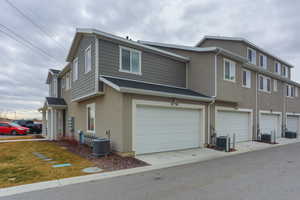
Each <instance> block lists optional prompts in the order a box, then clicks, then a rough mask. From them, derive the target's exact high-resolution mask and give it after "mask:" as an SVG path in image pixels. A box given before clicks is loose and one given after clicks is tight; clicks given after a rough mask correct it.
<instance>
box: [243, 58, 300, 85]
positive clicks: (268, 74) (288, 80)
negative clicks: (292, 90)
mask: <svg viewBox="0 0 300 200" xmlns="http://www.w3.org/2000/svg"><path fill="white" fill-rule="evenodd" d="M243 66H244V67H245V68H247V69H250V70H253V71H256V72H258V73H260V74H263V75H266V76H270V77H272V78H275V79H278V80H280V81H283V82H286V83H289V84H291V85H295V86H297V87H300V84H299V83H297V82H295V81H292V80H290V79H288V78H284V77H282V76H280V75H277V74H274V73H272V72H269V71H266V70H264V69H260V68H258V67H257V66H256V65H253V64H251V63H244V64H243Z"/></svg>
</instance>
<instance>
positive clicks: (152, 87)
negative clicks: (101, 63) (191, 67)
mask: <svg viewBox="0 0 300 200" xmlns="http://www.w3.org/2000/svg"><path fill="white" fill-rule="evenodd" d="M102 78H105V79H106V80H108V81H110V82H112V83H113V84H115V85H117V86H119V87H124V88H133V89H142V90H149V91H157V92H166V93H171V94H179V95H188V96H194V97H203V98H211V97H210V96H206V95H204V94H201V93H198V92H195V91H193V90H191V89H187V88H178V87H171V86H164V85H157V84H151V83H144V82H139V81H135V80H127V79H120V78H115V77H107V76H102Z"/></svg>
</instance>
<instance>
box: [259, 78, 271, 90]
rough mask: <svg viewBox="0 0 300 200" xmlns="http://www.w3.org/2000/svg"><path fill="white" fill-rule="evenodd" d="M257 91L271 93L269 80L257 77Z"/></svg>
mask: <svg viewBox="0 0 300 200" xmlns="http://www.w3.org/2000/svg"><path fill="white" fill-rule="evenodd" d="M259 90H260V91H263V92H271V79H270V78H269V77H266V76H262V75H259Z"/></svg>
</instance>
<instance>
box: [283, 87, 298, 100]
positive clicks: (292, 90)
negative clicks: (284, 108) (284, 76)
mask: <svg viewBox="0 0 300 200" xmlns="http://www.w3.org/2000/svg"><path fill="white" fill-rule="evenodd" d="M286 96H287V97H298V88H297V87H296V86H292V85H286Z"/></svg>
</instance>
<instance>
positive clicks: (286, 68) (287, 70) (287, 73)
mask: <svg viewBox="0 0 300 200" xmlns="http://www.w3.org/2000/svg"><path fill="white" fill-rule="evenodd" d="M283 67H284V68H285V75H284V77H285V78H289V68H288V67H287V66H285V65H284V66H283Z"/></svg>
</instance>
